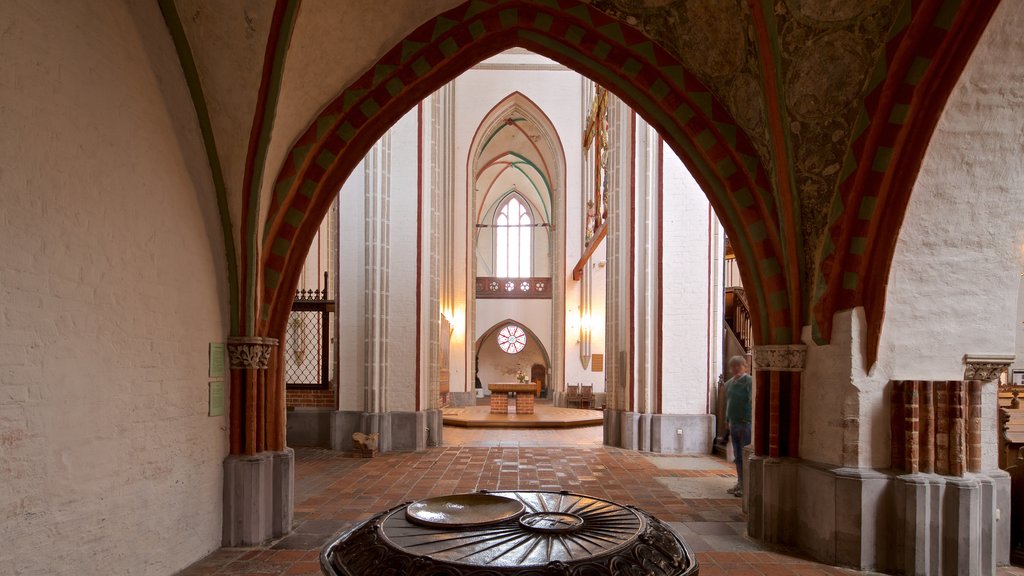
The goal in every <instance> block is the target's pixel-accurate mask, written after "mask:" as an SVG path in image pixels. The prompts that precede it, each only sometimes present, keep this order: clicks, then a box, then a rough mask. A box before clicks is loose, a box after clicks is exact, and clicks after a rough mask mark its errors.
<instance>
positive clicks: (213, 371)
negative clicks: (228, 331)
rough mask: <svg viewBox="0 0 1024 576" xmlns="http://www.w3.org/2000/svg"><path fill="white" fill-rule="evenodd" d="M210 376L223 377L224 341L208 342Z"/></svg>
mask: <svg viewBox="0 0 1024 576" xmlns="http://www.w3.org/2000/svg"><path fill="white" fill-rule="evenodd" d="M209 376H210V378H223V377H224V343H223V342H210V374H209Z"/></svg>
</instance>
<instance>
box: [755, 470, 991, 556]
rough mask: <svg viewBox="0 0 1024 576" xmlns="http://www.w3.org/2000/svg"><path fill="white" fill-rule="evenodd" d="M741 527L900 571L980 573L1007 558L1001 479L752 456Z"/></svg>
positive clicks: (768, 538)
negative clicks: (899, 473) (744, 523)
mask: <svg viewBox="0 0 1024 576" xmlns="http://www.w3.org/2000/svg"><path fill="white" fill-rule="evenodd" d="M746 482H747V490H746V496H747V504H748V506H749V514H748V516H747V530H748V533H749V535H750V536H751V537H753V538H757V539H759V540H762V541H765V542H768V543H771V544H778V545H782V546H787V547H793V548H796V549H798V550H800V551H801V552H804V553H806V554H808V555H810V556H811V557H812V558H814V559H815V560H817V561H819V562H824V563H827V564H833V565H838V566H848V567H851V568H856V569H857V570H875V571H885V572H895V573H905V574H939V575H946V574H949V575H954V574H956V575H960V574H963V575H975V574H976V575H987V574H993V573H994V572H995V568H996V566H997V565H1004V564H1006V563H1008V562H1009V536H1010V535H1009V506H1010V483H1009V477H1008V476H1007V474H1006V473H1005V472H1003V471H1002V470H992V471H988V472H985V473H982V474H972V475H968V476H965V477H951V476H938V475H935V474H910V475H903V476H897V475H894V474H891V473H889V472H888V471H880V470H872V469H865V468H839V467H833V466H827V465H823V464H819V463H815V462H810V461H806V460H798V459H770V458H763V457H758V456H755V457H752V458H751V459H750V461H749V465H748V467H747V474H746Z"/></svg>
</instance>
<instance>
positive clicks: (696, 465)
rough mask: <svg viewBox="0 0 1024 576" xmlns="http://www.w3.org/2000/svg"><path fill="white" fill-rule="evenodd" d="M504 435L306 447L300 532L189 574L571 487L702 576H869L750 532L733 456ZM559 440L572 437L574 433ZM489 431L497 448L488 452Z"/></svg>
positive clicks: (284, 564) (293, 569) (299, 481)
mask: <svg viewBox="0 0 1024 576" xmlns="http://www.w3.org/2000/svg"><path fill="white" fill-rule="evenodd" d="M582 430H586V429H582ZM499 432H507V431H498V430H489V431H477V432H476V436H475V437H474V438H472V439H464V441H466V442H473V443H476V444H478V445H462V446H459V445H451V443H452V442H456V443H457V440H456V439H455V438H452V437H451V436H449V433H450V430H449V429H448V428H446V429H445V440H446V443H447V444H449V445H446V446H445V447H442V448H434V449H431V450H429V451H427V452H422V453H399V454H385V455H382V456H379V457H377V458H374V459H369V460H361V459H354V458H348V457H346V456H344V455H343V454H341V453H338V452H333V451H330V450H323V449H315V448H299V449H296V450H295V454H296V487H295V503H296V505H295V530H294V532H293V533H292V534H290V535H288V536H286V537H284V538H282V539H280V540H278V541H276V542H273V543H271V544H269V545H268V546H267V547H261V548H251V549H221V550H218V551H217V552H214V553H213V554H211V555H210V556H208V557H206V558H204V559H203V560H201V561H199V562H197V563H196V564H194V565H193V566H191V567H190V568H188V569H187V570H185V571H184V572H183V573H182V574H184V575H185V576H192V575H200V574H219V575H243V574H244V575H256V574H259V575H286V574H287V575H308V576H313V575H318V574H320V572H319V566H318V563H317V555H318V553H319V549H320V547H321V546H322V545H323V544H324V543H325V542H326V541H327V540H328V539H329V538H331V537H332V536H334V535H336V534H338V533H340V532H342V531H343V530H346V529H348V528H350V527H351V526H353V525H354V524H355V523H357V522H359V521H361V520H365V519H366V518H369V517H370V516H372V515H373V514H374V513H376V512H379V511H382V510H386V509H388V508H390V507H392V506H396V505H399V504H401V503H403V502H408V501H411V500H418V499H422V498H427V497H430V496H438V495H444V494H451V493H456V492H473V491H476V490H513V489H534V490H538V489H541V490H542V489H551V490H570V491H573V492H578V493H582V494H589V495H592V496H597V497H600V498H607V499H610V500H614V501H616V502H620V503H624V504H632V505H636V506H639V507H642V508H644V509H646V510H647V511H649V512H651V513H653V514H654V515H656V516H657V517H658V518H660V519H661V520H663V521H665V522H668V523H670V524H671V525H672V527H673V528H675V529H676V530H677V531H678V532H679V534H681V535H682V537H683V539H684V540H686V542H687V543H688V544H689V545H690V546H691V547H692V548H693V549H694V550H695V551H696V552H697V557H698V560H699V561H700V564H701V568H700V574H701V576H716V575H723V574H731V575H735V576H752V575H766V576H767V575H805V576H811V575H819V576H824V575H829V574H857V572H853V571H850V570H844V569H839V568H832V567H828V566H823V565H820V564H816V563H814V562H810V561H807V560H803V559H801V558H798V557H794V556H790V555H787V554H782V553H778V552H771V551H766V550H763V549H762V548H761V547H760V546H759V545H758V544H757V543H755V542H752V541H751V540H749V539H747V538H746V537H745V536H743V533H744V523H743V522H744V517H743V513H742V510H741V507H740V500H739V499H738V498H733V497H731V496H728V495H726V494H725V493H724V490H725V489H726V488H728V487H729V486H731V485H732V484H733V483H734V482H735V473H734V471H733V470H732V469H731V467H730V466H729V465H728V464H726V463H725V462H724V461H723V460H721V459H717V458H711V457H669V456H651V455H644V454H640V453H637V452H631V451H626V450H620V449H615V448H604V447H601V446H574V447H542V446H502V445H498V444H500V443H501V442H502V440H501V438H499V437H494V436H493V435H494V434H496V433H499ZM522 432H529V431H522ZM550 432H552V433H553V434H557V435H559V436H558V437H559V438H560V437H561V435H564V434H565V432H566V431H564V430H559V431H550ZM599 432H600V428H598V433H599ZM489 435H491V436H490V438H491V440H490V441H491V442H492V443H493V444H495V445H493V446H484V445H482V444H484V443H486V442H487V441H488V437H489ZM599 438H600V437H599V436H598V440H599ZM533 441H534V442H541V443H543V442H544V441H545V440H544V439H542V440H537V439H534V440H533ZM1000 574H1001V575H1011V574H1012V575H1024V571H1021V570H1017V569H1004V570H1001V571H1000Z"/></svg>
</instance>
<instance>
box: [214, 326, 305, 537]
mask: <svg viewBox="0 0 1024 576" xmlns="http://www.w3.org/2000/svg"><path fill="white" fill-rule="evenodd" d="M227 351H228V358H229V361H230V366H231V402H230V416H231V418H230V421H231V431H230V449H231V454H230V455H229V456H228V457H227V458H226V459H225V460H224V523H223V544H224V545H225V546H249V545H254V544H258V543H260V542H263V541H265V540H267V539H269V538H274V537H277V536H282V535H284V534H286V533H287V532H288V531H290V530H291V522H292V509H293V505H292V494H293V490H294V487H293V481H294V480H293V473H292V471H293V467H294V461H295V457H294V453H293V452H292V450H290V449H288V448H287V447H285V438H284V417H285V402H284V396H283V392H284V387H283V386H281V385H280V382H279V380H280V379H281V377H282V375H281V374H280V372H279V370H280V368H279V367H281V366H282V365H283V364H282V358H281V349H280V347H279V346H278V340H277V339H276V338H261V337H233V338H229V339H228V343H227Z"/></svg>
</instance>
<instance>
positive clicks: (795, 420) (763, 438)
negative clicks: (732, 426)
mask: <svg viewBox="0 0 1024 576" xmlns="http://www.w3.org/2000/svg"><path fill="white" fill-rule="evenodd" d="M753 357H754V366H753V372H754V376H753V377H754V399H753V400H754V422H753V426H752V430H753V435H754V438H753V445H754V455H753V456H752V457H750V459H749V460H747V462H745V464H744V466H745V471H746V474H744V479H743V480H744V484H745V486H744V488H743V493H744V494H745V495H746V498H747V503H748V507H749V511H750V513H749V515H748V517H747V531H748V533H749V534H750V535H751V536H753V537H754V538H759V539H761V540H764V541H766V542H770V543H773V544H782V543H786V542H785V540H784V538H785V534H784V530H785V529H786V527H789V526H792V522H793V521H794V520H795V517H794V516H793V513H794V508H795V504H794V502H792V500H791V498H790V496H791V489H792V487H793V486H794V485H795V483H796V478H795V475H796V470H794V469H793V468H792V467H791V466H788V465H787V462H785V461H784V460H782V457H785V456H792V457H795V456H797V455H798V452H797V449H798V443H799V438H798V434H799V419H800V411H799V407H800V376H801V373H802V372H803V370H804V368H805V366H806V365H807V347H806V346H804V345H802V344H785V345H762V346H755V347H754V350H753Z"/></svg>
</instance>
